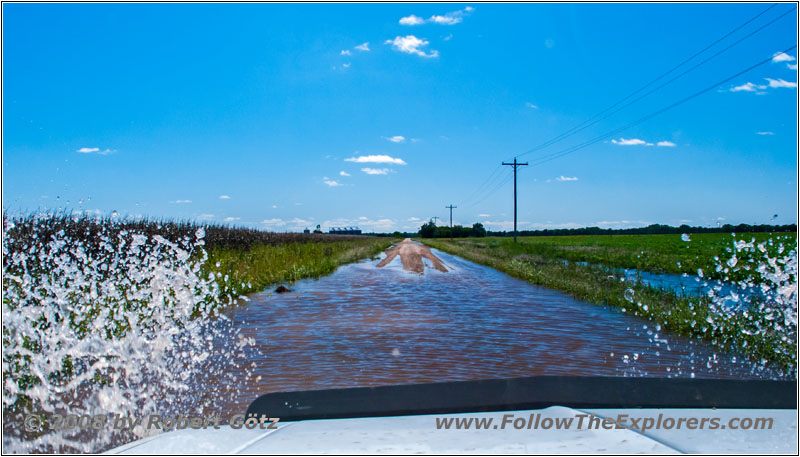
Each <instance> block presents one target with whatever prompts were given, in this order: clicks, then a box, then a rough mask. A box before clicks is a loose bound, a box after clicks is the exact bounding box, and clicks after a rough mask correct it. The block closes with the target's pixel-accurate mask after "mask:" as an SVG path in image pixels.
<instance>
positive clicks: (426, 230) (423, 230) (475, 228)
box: [419, 222, 486, 238]
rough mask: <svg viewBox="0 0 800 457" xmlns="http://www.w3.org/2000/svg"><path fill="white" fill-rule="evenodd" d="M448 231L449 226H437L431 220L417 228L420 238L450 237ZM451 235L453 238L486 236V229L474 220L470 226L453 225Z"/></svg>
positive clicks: (449, 231)
mask: <svg viewBox="0 0 800 457" xmlns="http://www.w3.org/2000/svg"><path fill="white" fill-rule="evenodd" d="M450 233H451V229H450V227H448V226H442V227H438V226H437V225H436V224H434V223H433V222H426V223H424V224H422V227H420V228H419V236H420V237H421V238H450ZM452 235H453V238H467V237H482V236H486V229H485V228H484V227H483V224H481V223H480V222H476V223H475V224H473V225H472V227H464V226H463V225H454V226H453V229H452Z"/></svg>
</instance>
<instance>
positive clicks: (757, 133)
mask: <svg viewBox="0 0 800 457" xmlns="http://www.w3.org/2000/svg"><path fill="white" fill-rule="evenodd" d="M756 135H775V133H774V132H756Z"/></svg>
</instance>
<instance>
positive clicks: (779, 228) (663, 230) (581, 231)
mask: <svg viewBox="0 0 800 457" xmlns="http://www.w3.org/2000/svg"><path fill="white" fill-rule="evenodd" d="M796 231H797V225H796V224H789V225H766V224H762V225H749V224H738V225H731V224H725V225H723V226H721V227H690V226H688V225H686V224H684V225H681V226H680V227H672V226H670V225H663V224H651V225H648V226H647V227H636V228H627V229H610V228H609V229H603V228H600V227H584V228H576V229H544V230H520V231H519V236H570V235H667V234H681V233H730V232H736V233H752V232H796ZM488 235H489V236H512V235H513V232H510V231H509V232H492V231H490V232H488Z"/></svg>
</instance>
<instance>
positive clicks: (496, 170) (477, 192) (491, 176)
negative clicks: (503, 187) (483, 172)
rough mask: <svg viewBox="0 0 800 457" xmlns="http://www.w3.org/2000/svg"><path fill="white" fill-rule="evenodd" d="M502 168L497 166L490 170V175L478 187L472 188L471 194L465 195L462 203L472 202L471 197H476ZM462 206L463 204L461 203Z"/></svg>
mask: <svg viewBox="0 0 800 457" xmlns="http://www.w3.org/2000/svg"><path fill="white" fill-rule="evenodd" d="M501 168H502V165H498V166H497V168H495V169H494V170H492V173H491V174H490V175H489V177H487V178H486V179H485V180H484V181H483V182H482V183H481V184H480V185H479V186H478V187H476V188H474V189H473V190H472V192H470V193H469V194H467V197H466V198H465V199H464V200H463V202H469V201H471V200H472V198H473V197H475V196H477V195H478V194H479V193H480V191H481V190H483V188H484V186H486V185H487V184H488V183H489V182H490V181H492V179H493V178H495V177H496V176H495V174H496V173H497V172H498V171H499V170H500V169H501ZM462 204H464V203H462Z"/></svg>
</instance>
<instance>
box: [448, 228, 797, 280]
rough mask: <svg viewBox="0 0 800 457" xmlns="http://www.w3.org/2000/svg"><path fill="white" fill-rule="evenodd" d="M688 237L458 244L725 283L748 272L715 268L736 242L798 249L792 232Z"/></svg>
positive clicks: (586, 237)
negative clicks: (698, 275)
mask: <svg viewBox="0 0 800 457" xmlns="http://www.w3.org/2000/svg"><path fill="white" fill-rule="evenodd" d="M688 236H689V239H690V241H688V242H687V241H684V240H683V239H682V238H681V235H582V236H531V237H520V238H519V243H517V244H516V245H515V244H514V243H511V241H510V240H509V238H498V237H490V238H482V239H470V240H460V241H459V243H464V242H466V243H469V244H471V245H473V246H475V247H476V248H479V249H481V248H502V249H504V250H513V251H514V254H515V255H519V254H523V255H528V256H535V257H543V258H548V259H561V260H568V261H570V262H588V263H591V264H599V265H605V266H607V267H615V268H635V269H638V270H641V271H649V272H653V273H671V274H682V273H687V274H690V275H697V271H698V269H700V270H702V271H703V274H704V276H705V277H706V278H709V279H719V280H723V281H737V280H742V279H746V278H747V277H748V273H749V272H752V270H747V269H739V270H737V271H728V272H725V271H724V269H721V270H719V271H718V270H717V269H716V267H717V264H718V263H719V261H718V260H719V258H727V257H729V256H730V253H731V252H732V250H733V249H732V248H733V243H734V242H735V241H741V240H744V241H751V240H755V242H757V243H765V247H766V249H767V250H768V252H769V253H770V254H772V255H773V256H774V255H776V254H777V253H778V251H779V250H780V249H781V246H783V249H784V250H791V249H793V248H794V247H795V246H796V245H797V234H796V233H774V234H771V233H737V234H735V236H732V235H731V234H730V233H699V234H688ZM770 240H771V241H770ZM743 255H745V254H740V259H739V261H740V263H745V262H748V261H749V260H750V259H749V258H746V257H742V256H743ZM726 276H727V278H726ZM754 279H758V278H754Z"/></svg>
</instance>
